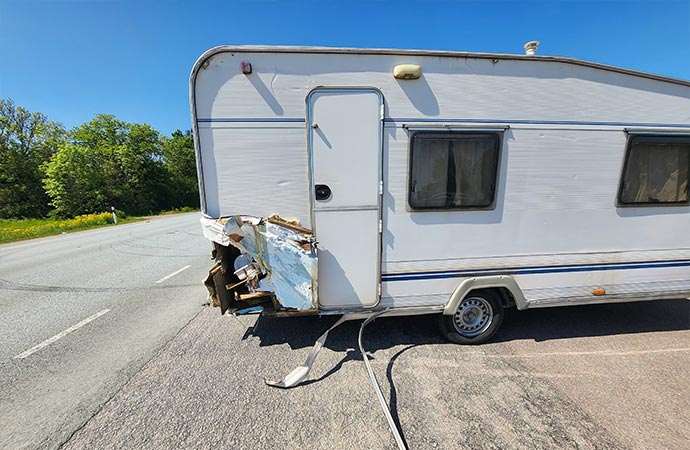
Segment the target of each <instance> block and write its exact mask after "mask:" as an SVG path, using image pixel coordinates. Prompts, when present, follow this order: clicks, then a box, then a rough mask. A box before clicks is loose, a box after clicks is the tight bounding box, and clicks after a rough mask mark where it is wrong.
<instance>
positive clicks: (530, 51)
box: [525, 41, 540, 55]
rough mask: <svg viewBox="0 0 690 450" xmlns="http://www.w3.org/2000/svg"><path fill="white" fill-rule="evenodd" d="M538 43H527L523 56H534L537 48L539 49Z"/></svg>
mask: <svg viewBox="0 0 690 450" xmlns="http://www.w3.org/2000/svg"><path fill="white" fill-rule="evenodd" d="M539 44H540V42H539V41H529V42H528V43H526V44H525V55H536V54H537V47H539Z"/></svg>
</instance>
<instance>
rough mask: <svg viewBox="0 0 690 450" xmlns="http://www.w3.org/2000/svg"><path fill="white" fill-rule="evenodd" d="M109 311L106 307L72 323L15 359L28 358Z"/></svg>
mask: <svg viewBox="0 0 690 450" xmlns="http://www.w3.org/2000/svg"><path fill="white" fill-rule="evenodd" d="M109 311H110V310H109V309H104V310H103V311H99V312H97V313H96V314H94V315H93V316H89V317H87V318H86V319H84V320H82V321H81V322H79V323H78V324H76V325H72V326H71V327H69V328H67V329H66V330H64V331H61V332H59V333H58V334H56V335H55V336H53V337H51V338H48V339H46V340H45V341H43V342H41V343H40V344H38V345H34V346H33V347H31V348H30V349H28V350H27V351H25V352H22V353H20V354H18V355H17V356H15V357H14V358H15V359H24V358H26V357H27V356H30V355H32V354H33V353H36V352H37V351H39V350H40V349H42V348H43V347H47V346H49V345H50V344H52V343H53V342H55V341H57V340H58V339H61V338H63V337H65V336H67V335H68V334H70V333H71V332H73V331H76V330H78V329H79V328H81V327H83V326H84V325H86V324H87V323H89V322H91V321H94V320H96V319H98V318H99V317H101V316H102V315H103V314H105V313H107V312H109Z"/></svg>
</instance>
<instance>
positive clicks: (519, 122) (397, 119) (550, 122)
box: [384, 117, 690, 131]
mask: <svg viewBox="0 0 690 450" xmlns="http://www.w3.org/2000/svg"><path fill="white" fill-rule="evenodd" d="M384 121H385V122H388V123H391V122H393V123H397V122H409V123H441V122H443V123H507V124H511V123H513V124H516V125H585V126H586V125H591V126H611V127H653V128H689V129H690V124H689V123H644V122H585V121H582V122H580V121H574V120H519V119H518V120H505V119H441V118H433V119H428V118H414V117H390V118H386V119H385V120H384ZM689 131H690V130H689Z"/></svg>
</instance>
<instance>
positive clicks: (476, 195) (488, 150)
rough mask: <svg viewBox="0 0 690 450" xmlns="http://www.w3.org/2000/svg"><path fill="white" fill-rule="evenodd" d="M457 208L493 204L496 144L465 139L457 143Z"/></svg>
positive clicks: (485, 140)
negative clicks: (492, 189)
mask: <svg viewBox="0 0 690 450" xmlns="http://www.w3.org/2000/svg"><path fill="white" fill-rule="evenodd" d="M454 157H455V200H454V201H453V204H454V205H455V206H467V205H487V204H489V203H490V202H491V183H492V180H493V175H494V172H495V171H494V143H493V142H492V141H491V140H487V139H482V140H479V139H477V140H470V139H464V140H459V141H456V142H455V151H454Z"/></svg>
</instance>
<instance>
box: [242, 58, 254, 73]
mask: <svg viewBox="0 0 690 450" xmlns="http://www.w3.org/2000/svg"><path fill="white" fill-rule="evenodd" d="M240 69H242V73H243V74H245V75H249V74H250V73H252V63H250V62H248V61H242V62H241V63H240Z"/></svg>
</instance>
